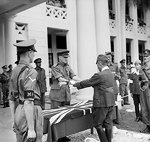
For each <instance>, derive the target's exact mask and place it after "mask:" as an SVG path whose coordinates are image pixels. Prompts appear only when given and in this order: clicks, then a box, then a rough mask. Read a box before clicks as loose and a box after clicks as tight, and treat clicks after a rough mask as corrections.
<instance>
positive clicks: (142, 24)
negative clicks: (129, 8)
mask: <svg viewBox="0 0 150 142" xmlns="http://www.w3.org/2000/svg"><path fill="white" fill-rule="evenodd" d="M138 33H139V34H146V23H145V22H144V20H142V19H140V18H138Z"/></svg>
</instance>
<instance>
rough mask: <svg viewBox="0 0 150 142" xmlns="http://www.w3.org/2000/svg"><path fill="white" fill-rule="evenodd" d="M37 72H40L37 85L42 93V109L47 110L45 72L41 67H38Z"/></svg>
mask: <svg viewBox="0 0 150 142" xmlns="http://www.w3.org/2000/svg"><path fill="white" fill-rule="evenodd" d="M35 70H36V71H37V72H38V76H37V83H38V85H39V88H40V92H41V104H42V108H43V109H45V92H46V91H47V88H46V75H45V70H44V69H43V68H40V67H36V68H35Z"/></svg>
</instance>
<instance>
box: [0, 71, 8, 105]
mask: <svg viewBox="0 0 150 142" xmlns="http://www.w3.org/2000/svg"><path fill="white" fill-rule="evenodd" d="M0 82H1V84H2V92H3V104H4V106H6V105H7V104H8V95H9V75H8V74H4V73H2V74H1V75H0Z"/></svg>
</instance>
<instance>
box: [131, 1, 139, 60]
mask: <svg viewBox="0 0 150 142" xmlns="http://www.w3.org/2000/svg"><path fill="white" fill-rule="evenodd" d="M131 13H132V17H134V22H133V31H134V35H135V36H134V39H133V41H132V42H131V47H132V48H131V57H132V62H135V61H136V60H137V59H139V46H138V35H137V26H138V22H137V7H136V6H135V5H134V4H133V3H132V7H131Z"/></svg>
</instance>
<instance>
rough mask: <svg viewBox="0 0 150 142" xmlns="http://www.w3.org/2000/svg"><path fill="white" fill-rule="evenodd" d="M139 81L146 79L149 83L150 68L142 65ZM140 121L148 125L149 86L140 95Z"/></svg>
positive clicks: (149, 117) (149, 108)
mask: <svg viewBox="0 0 150 142" xmlns="http://www.w3.org/2000/svg"><path fill="white" fill-rule="evenodd" d="M139 79H140V81H148V84H150V83H149V82H150V68H149V69H148V68H145V67H143V70H142V71H141V72H140V74H139ZM140 103H141V113H142V122H143V123H145V124H146V125H149V126H150V111H149V110H150V86H149V85H148V88H146V89H145V90H143V91H142V93H141V95H140Z"/></svg>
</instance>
